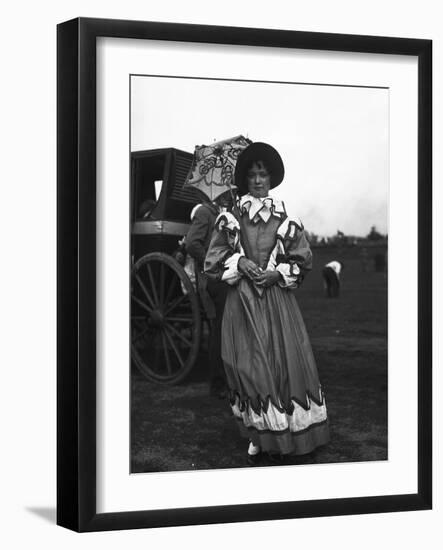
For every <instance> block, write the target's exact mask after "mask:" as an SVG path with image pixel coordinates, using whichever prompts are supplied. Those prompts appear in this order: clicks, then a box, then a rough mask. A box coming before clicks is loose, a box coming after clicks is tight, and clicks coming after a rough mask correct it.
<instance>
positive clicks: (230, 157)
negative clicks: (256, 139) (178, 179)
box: [185, 135, 252, 201]
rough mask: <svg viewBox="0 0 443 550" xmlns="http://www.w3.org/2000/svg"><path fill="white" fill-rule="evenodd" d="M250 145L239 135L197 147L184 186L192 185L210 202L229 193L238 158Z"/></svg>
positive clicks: (246, 139)
mask: <svg viewBox="0 0 443 550" xmlns="http://www.w3.org/2000/svg"><path fill="white" fill-rule="evenodd" d="M251 143H252V141H251V140H250V139H248V138H245V137H244V136H242V135H239V136H235V137H232V138H228V139H224V140H223V141H217V142H215V143H211V145H197V146H196V147H195V151H194V159H193V161H192V166H191V169H190V171H189V174H188V177H187V178H186V181H185V185H192V186H193V187H194V188H195V189H198V190H199V191H200V192H202V193H203V194H204V195H206V196H207V197H208V198H209V200H210V201H214V200H215V199H216V198H217V197H219V196H220V195H222V194H223V193H225V192H226V191H230V190H231V189H232V186H234V173H235V165H236V163H237V159H238V156H239V155H240V153H241V152H242V151H243V150H244V149H246V147H248V146H249V145H250V144H251Z"/></svg>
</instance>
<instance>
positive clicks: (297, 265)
mask: <svg viewBox="0 0 443 550" xmlns="http://www.w3.org/2000/svg"><path fill="white" fill-rule="evenodd" d="M275 263H276V266H275V269H276V270H277V271H278V272H279V273H280V275H281V278H282V280H281V281H280V282H279V284H280V286H282V287H285V288H297V287H298V286H300V284H301V283H302V281H303V279H304V277H305V275H306V274H307V273H308V272H309V271H310V270H311V269H312V252H311V247H310V246H309V242H308V239H307V238H306V233H305V231H304V228H303V224H302V223H301V222H300V221H294V220H289V219H287V220H285V222H283V223H282V225H281V226H280V228H279V230H278V235H277V254H276V257H275Z"/></svg>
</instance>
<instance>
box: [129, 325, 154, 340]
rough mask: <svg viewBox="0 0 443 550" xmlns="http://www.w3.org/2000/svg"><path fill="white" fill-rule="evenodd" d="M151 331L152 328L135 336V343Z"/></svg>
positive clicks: (147, 328)
mask: <svg viewBox="0 0 443 550" xmlns="http://www.w3.org/2000/svg"><path fill="white" fill-rule="evenodd" d="M149 330H150V327H146V328H145V330H143V331H142V332H140V333H139V334H137V335H136V336H134V338H133V342H135V341H136V340H139V339H140V338H142V337H143V336H144V335H145V334H146V333H147V332H148V331H149Z"/></svg>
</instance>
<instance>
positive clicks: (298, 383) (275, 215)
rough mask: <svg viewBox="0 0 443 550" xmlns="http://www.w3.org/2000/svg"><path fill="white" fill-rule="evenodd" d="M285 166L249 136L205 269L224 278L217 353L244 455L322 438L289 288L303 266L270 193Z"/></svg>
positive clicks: (307, 256) (314, 379) (318, 402)
mask: <svg viewBox="0 0 443 550" xmlns="http://www.w3.org/2000/svg"><path fill="white" fill-rule="evenodd" d="M283 175H284V166H283V162H282V160H281V157H280V155H279V154H278V152H277V151H276V150H275V149H274V148H273V147H271V146H270V145H268V144H265V143H259V142H256V143H253V144H252V145H250V146H249V147H248V148H247V149H245V150H244V151H243V152H242V153H241V155H240V157H239V159H238V161H237V165H236V171H235V181H236V185H237V187H238V191H239V195H240V199H239V200H238V209H237V210H236V211H235V214H231V213H228V212H227V213H223V214H220V215H219V216H218V217H217V220H216V223H215V228H214V233H213V236H212V240H211V243H210V246H209V249H208V253H207V256H206V260H205V271H206V273H207V274H208V275H209V276H210V277H213V278H214V279H216V280H222V281H225V282H227V283H228V284H229V285H230V288H229V290H228V296H227V299H226V305H225V310H224V315H223V326H222V358H223V363H224V367H225V371H226V378H227V384H228V388H229V393H230V403H231V408H232V411H233V413H234V416H235V418H236V419H237V420H238V422H239V427H240V432H241V434H242V435H243V436H245V437H246V438H248V439H249V441H250V443H249V448H248V462H249V463H250V464H255V463H257V462H259V460H260V458H261V456H262V453H263V452H266V453H268V455H270V456H271V457H273V460H274V461H275V460H276V458H277V457H279V458H281V457H282V456H283V455H290V454H295V455H297V454H305V453H309V452H311V451H313V450H314V449H315V448H316V447H318V446H320V445H323V444H325V443H327V441H328V440H329V430H328V424H327V413H326V405H325V400H324V395H323V392H322V388H321V386H320V382H319V378H318V373H317V368H316V365H315V360H314V356H313V354H312V349H311V345H310V343H309V338H308V335H307V332H306V328H305V325H304V322H303V319H302V316H301V313H300V310H299V308H298V305H297V301H296V298H295V294H296V293H295V292H294V289H296V288H298V287H299V286H300V284H301V282H302V280H303V278H304V276H305V275H306V273H307V272H308V271H309V270H310V269H311V267H312V253H311V250H310V247H309V243H308V241H307V239H306V236H305V233H304V230H303V226H302V224H301V223H300V222H297V221H294V220H291V219H289V218H288V216H287V214H286V211H285V207H284V204H283V203H282V202H281V201H279V200H276V199H274V198H272V197H270V196H269V194H268V193H269V189H271V188H273V187H276V186H277V185H279V184H280V183H281V181H282V180H283Z"/></svg>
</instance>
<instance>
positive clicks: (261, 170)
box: [246, 160, 271, 198]
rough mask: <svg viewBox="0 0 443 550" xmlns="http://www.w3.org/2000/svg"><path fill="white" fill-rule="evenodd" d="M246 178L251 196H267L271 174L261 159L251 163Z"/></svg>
mask: <svg viewBox="0 0 443 550" xmlns="http://www.w3.org/2000/svg"><path fill="white" fill-rule="evenodd" d="M246 179H247V182H248V191H249V193H250V194H251V195H252V196H253V197H257V198H264V197H267V196H268V193H269V189H270V187H271V175H270V173H269V172H268V169H267V168H266V166H265V165H264V164H263V161H261V160H258V161H256V162H253V163H252V164H251V166H250V167H249V169H248V172H247V175H246Z"/></svg>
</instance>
